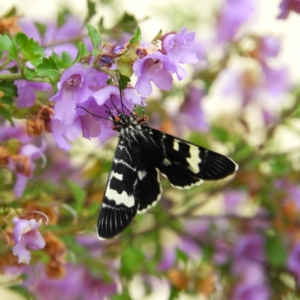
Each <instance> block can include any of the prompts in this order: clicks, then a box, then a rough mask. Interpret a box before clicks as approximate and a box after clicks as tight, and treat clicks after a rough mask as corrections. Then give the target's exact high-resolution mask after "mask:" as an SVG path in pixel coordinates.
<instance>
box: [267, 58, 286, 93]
mask: <svg viewBox="0 0 300 300" xmlns="http://www.w3.org/2000/svg"><path fill="white" fill-rule="evenodd" d="M262 71H263V73H264V75H265V83H264V86H263V87H264V88H265V89H266V90H267V91H268V92H269V93H270V95H271V96H273V97H277V96H279V95H280V94H282V93H284V92H286V91H287V90H288V87H289V80H288V79H289V78H288V70H287V68H286V67H283V68H279V69H274V68H271V67H269V66H268V65H266V64H263V65H262Z"/></svg>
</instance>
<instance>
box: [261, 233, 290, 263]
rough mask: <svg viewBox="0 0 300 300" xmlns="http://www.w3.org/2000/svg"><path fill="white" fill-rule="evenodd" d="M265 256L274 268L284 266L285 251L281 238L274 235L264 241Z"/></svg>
mask: <svg viewBox="0 0 300 300" xmlns="http://www.w3.org/2000/svg"><path fill="white" fill-rule="evenodd" d="M265 248H266V254H267V258H268V260H269V262H270V263H271V264H273V265H275V266H276V267H283V266H285V264H286V259H287V255H288V253H287V249H286V247H285V246H284V241H283V238H282V237H281V236H280V235H278V234H277V233H275V234H272V235H271V234H269V235H268V236H267V239H266V244H265Z"/></svg>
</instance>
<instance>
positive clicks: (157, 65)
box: [133, 52, 185, 97]
mask: <svg viewBox="0 0 300 300" xmlns="http://www.w3.org/2000/svg"><path fill="white" fill-rule="evenodd" d="M133 70H134V72H135V74H136V75H137V76H138V80H137V82H136V85H135V89H136V90H137V92H138V93H139V94H141V95H143V96H145V97H147V96H149V95H150V94H151V92H152V87H151V81H152V82H153V83H154V84H155V85H156V86H157V87H158V88H159V89H161V90H163V91H167V90H170V89H171V86H172V82H173V77H172V75H171V73H175V72H176V71H177V69H176V66H175V65H174V64H173V63H171V62H170V61H169V59H168V57H167V56H166V55H164V54H162V53H161V52H156V53H154V54H149V55H147V56H145V57H144V58H142V59H138V60H136V61H135V62H134V64H133ZM180 70H181V67H180ZM183 70H184V69H183ZM184 72H185V71H184ZM181 75H182V74H181V73H180V76H181Z"/></svg>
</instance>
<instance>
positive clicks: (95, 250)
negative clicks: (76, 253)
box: [76, 234, 109, 258]
mask: <svg viewBox="0 0 300 300" xmlns="http://www.w3.org/2000/svg"><path fill="white" fill-rule="evenodd" d="M76 242H77V243H78V244H79V245H81V246H83V247H85V248H86V249H87V251H88V252H89V254H90V255H91V256H92V257H93V258H99V257H100V256H101V255H102V254H103V253H104V252H105V246H106V245H107V244H104V243H99V238H98V236H97V235H96V234H78V235H77V236H76ZM108 243H109V241H108Z"/></svg>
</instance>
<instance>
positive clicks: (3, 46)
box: [0, 34, 14, 52]
mask: <svg viewBox="0 0 300 300" xmlns="http://www.w3.org/2000/svg"><path fill="white" fill-rule="evenodd" d="M13 45H14V43H13V41H12V40H11V38H10V37H9V36H7V35H2V34H0V51H4V50H5V51H7V52H10V51H11V49H12V47H13Z"/></svg>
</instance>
